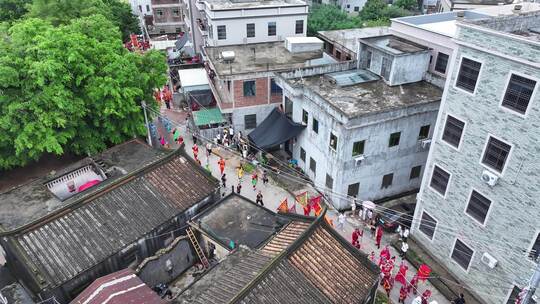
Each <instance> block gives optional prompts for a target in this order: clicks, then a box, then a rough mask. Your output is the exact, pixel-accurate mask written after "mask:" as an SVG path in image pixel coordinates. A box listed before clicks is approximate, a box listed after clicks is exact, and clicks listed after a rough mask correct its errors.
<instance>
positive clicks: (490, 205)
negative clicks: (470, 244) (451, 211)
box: [463, 188, 493, 228]
mask: <svg viewBox="0 0 540 304" xmlns="http://www.w3.org/2000/svg"><path fill="white" fill-rule="evenodd" d="M473 191H476V192H478V194H480V195H482V196H483V197H485V198H487V199H488V200H489V201H490V204H489V209H488V211H487V212H486V218H485V219H484V223H480V221H478V220H477V219H475V218H474V217H473V216H472V215H470V214H468V213H467V208H468V207H469V202H470V201H471V197H472V194H473ZM492 209H493V200H492V199H491V198H489V196H487V195H485V194H484V193H482V192H481V191H478V189H475V188H471V191H470V192H469V196H468V197H467V202H466V203H465V209H463V213H465V214H466V215H467V216H468V217H470V218H471V219H473V220H474V222H475V223H478V224H479V225H480V226H482V227H484V228H485V227H486V223H487V222H488V218H489V215H490V214H491V210H492Z"/></svg>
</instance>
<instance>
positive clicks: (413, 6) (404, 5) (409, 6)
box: [394, 0, 418, 11]
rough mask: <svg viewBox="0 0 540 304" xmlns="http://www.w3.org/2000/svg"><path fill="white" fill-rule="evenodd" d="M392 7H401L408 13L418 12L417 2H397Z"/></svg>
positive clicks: (408, 0) (411, 0) (402, 0)
mask: <svg viewBox="0 0 540 304" xmlns="http://www.w3.org/2000/svg"><path fill="white" fill-rule="evenodd" d="M394 6H397V7H401V8H403V9H406V10H409V11H415V10H418V2H417V1H416V0H397V1H396V2H394Z"/></svg>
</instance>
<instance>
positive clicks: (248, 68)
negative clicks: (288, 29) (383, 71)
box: [205, 41, 336, 75]
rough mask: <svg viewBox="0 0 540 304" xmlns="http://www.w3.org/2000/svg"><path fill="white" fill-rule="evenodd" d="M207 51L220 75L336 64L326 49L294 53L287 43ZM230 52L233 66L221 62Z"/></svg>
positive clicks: (237, 46)
mask: <svg viewBox="0 0 540 304" xmlns="http://www.w3.org/2000/svg"><path fill="white" fill-rule="evenodd" d="M205 50H206V53H207V55H208V58H209V60H210V61H211V62H212V64H213V65H214V67H215V69H216V71H215V72H216V73H217V74H218V75H234V74H244V73H256V72H265V71H281V70H289V69H296V68H304V67H310V66H317V65H323V64H329V63H335V62H336V60H334V59H332V58H331V57H330V56H327V55H325V54H323V51H322V49H321V50H318V51H312V52H301V53H291V52H289V51H288V50H287V49H286V48H285V42H283V41H278V42H266V43H255V44H245V45H243V44H242V45H230V46H220V47H206V49H205ZM226 51H232V52H234V57H235V58H234V60H233V61H232V62H225V61H224V60H223V58H221V53H222V52H226Z"/></svg>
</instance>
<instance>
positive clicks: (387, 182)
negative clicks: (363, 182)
mask: <svg viewBox="0 0 540 304" xmlns="http://www.w3.org/2000/svg"><path fill="white" fill-rule="evenodd" d="M393 179H394V173H390V174H386V175H385V176H383V178H382V184H381V189H384V188H388V187H390V186H392V180H393Z"/></svg>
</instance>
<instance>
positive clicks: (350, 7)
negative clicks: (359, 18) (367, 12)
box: [340, 0, 367, 14]
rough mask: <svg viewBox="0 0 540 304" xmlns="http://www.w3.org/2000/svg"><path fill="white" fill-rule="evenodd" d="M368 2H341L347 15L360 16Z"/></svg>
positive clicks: (357, 0)
mask: <svg viewBox="0 0 540 304" xmlns="http://www.w3.org/2000/svg"><path fill="white" fill-rule="evenodd" d="M366 2H367V0H343V1H341V4H340V6H341V9H342V10H344V11H346V12H347V13H356V14H358V13H359V12H360V11H361V10H362V8H363V7H364V5H365V4H366Z"/></svg>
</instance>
